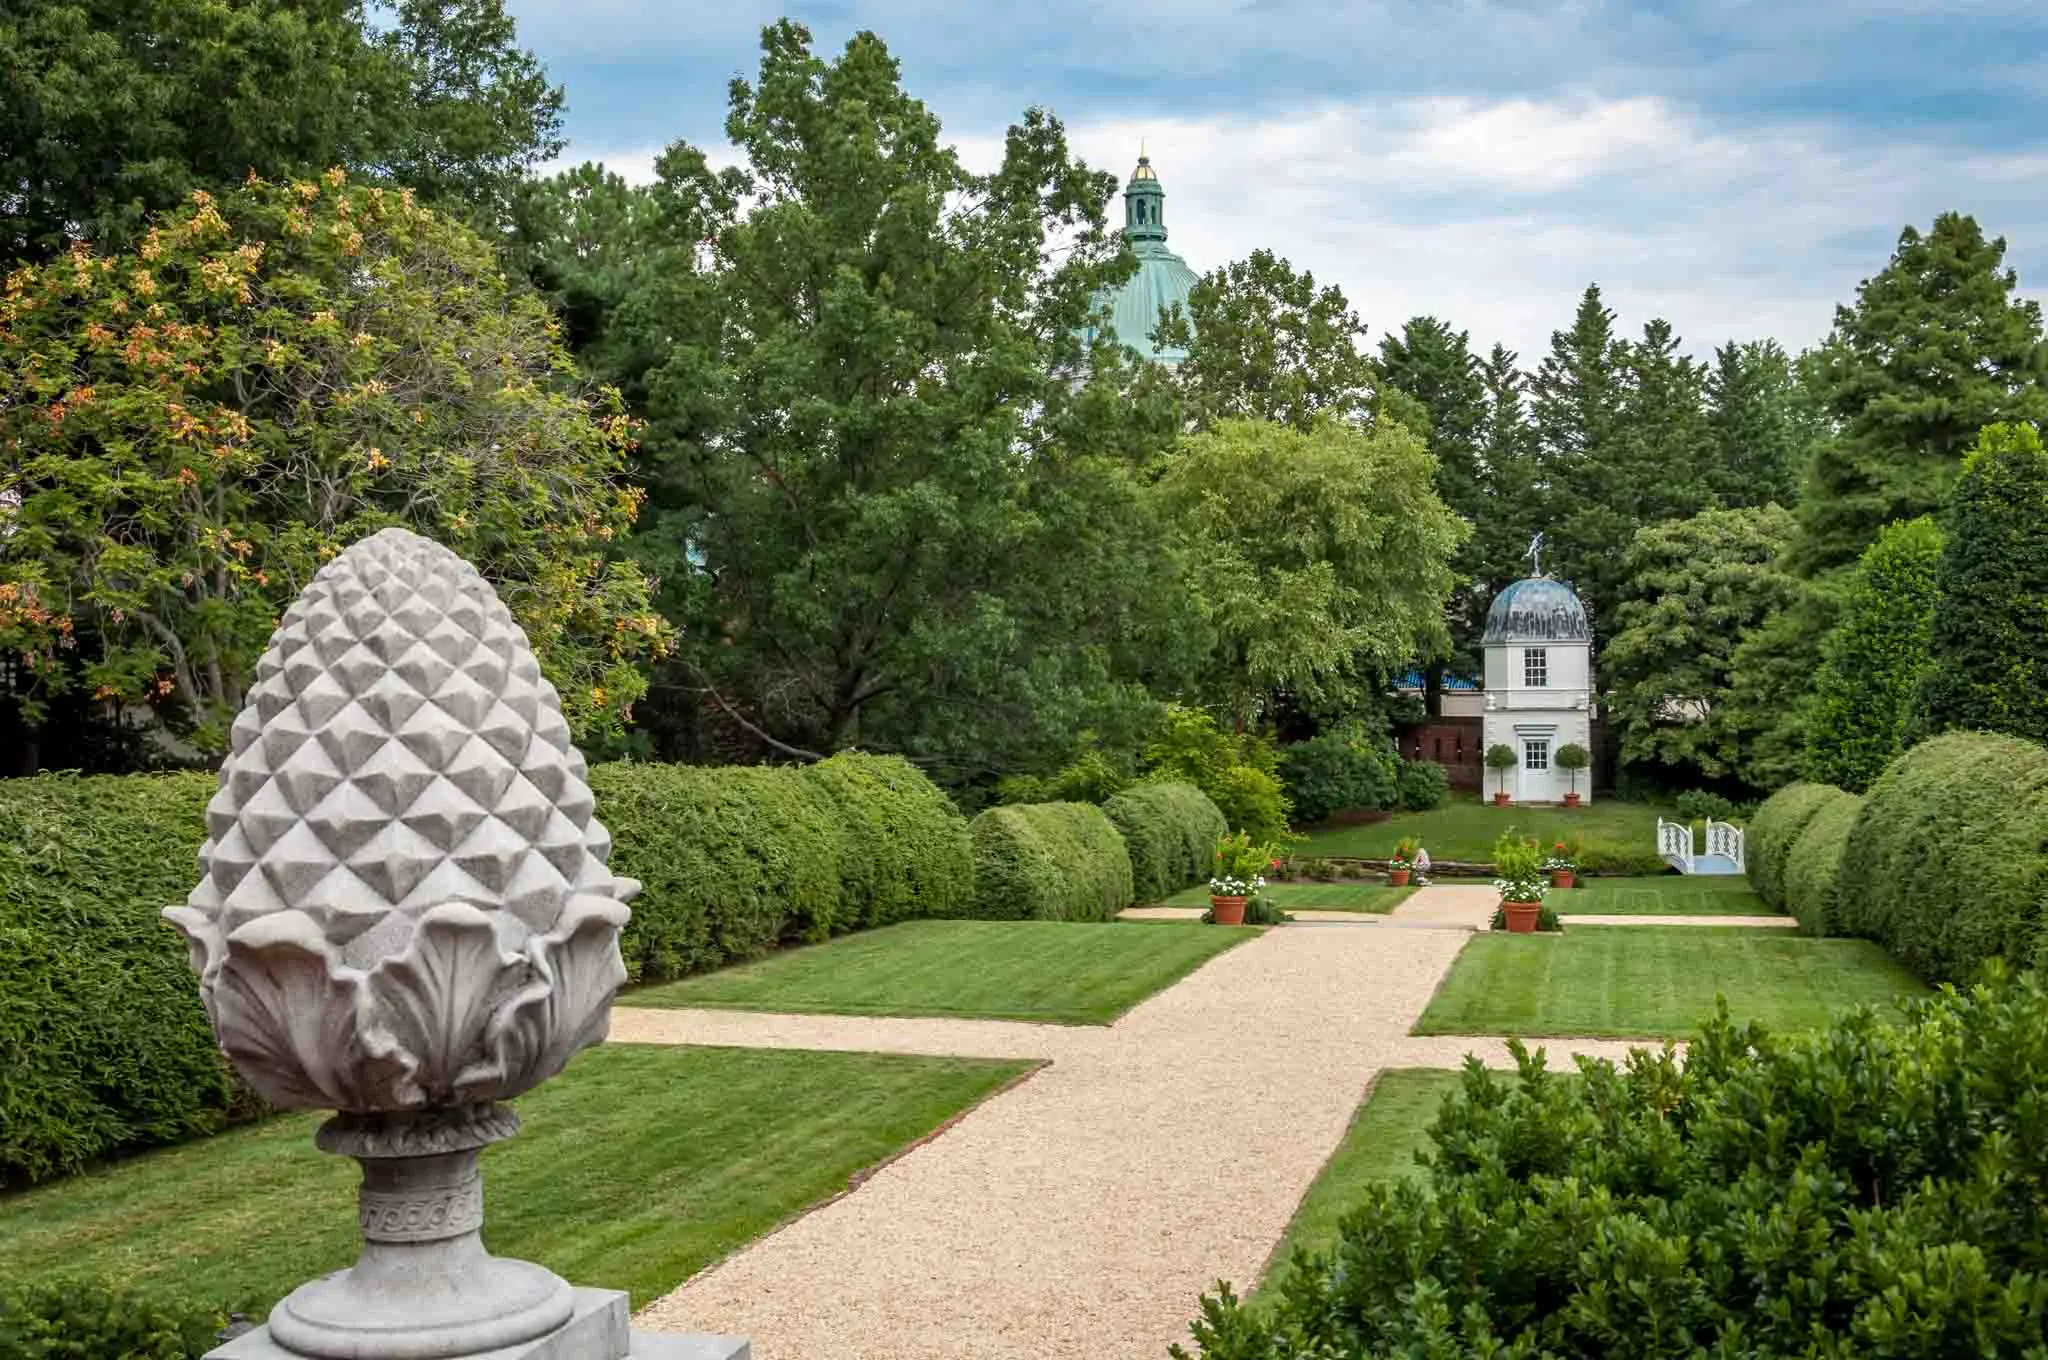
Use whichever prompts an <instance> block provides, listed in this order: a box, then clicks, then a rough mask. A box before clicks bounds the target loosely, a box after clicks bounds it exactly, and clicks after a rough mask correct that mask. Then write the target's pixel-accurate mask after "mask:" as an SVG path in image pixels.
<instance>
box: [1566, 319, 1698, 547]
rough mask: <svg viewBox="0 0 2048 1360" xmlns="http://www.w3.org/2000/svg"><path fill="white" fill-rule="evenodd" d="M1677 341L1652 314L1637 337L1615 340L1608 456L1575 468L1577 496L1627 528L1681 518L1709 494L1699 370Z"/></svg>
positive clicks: (1660, 320) (1666, 327)
mask: <svg viewBox="0 0 2048 1360" xmlns="http://www.w3.org/2000/svg"><path fill="white" fill-rule="evenodd" d="M1678 345H1679V340H1678V336H1677V334H1676V333H1675V332H1674V331H1673V330H1672V328H1671V323H1670V322H1668V321H1665V320H1663V319H1662V318H1661V317H1659V318H1653V319H1652V320H1650V321H1649V322H1647V323H1646V324H1645V325H1644V326H1643V338H1642V339H1641V340H1637V341H1633V342H1626V343H1624V344H1622V345H1621V346H1620V350H1619V352H1620V358H1621V381H1622V398H1621V419H1620V424H1619V429H1618V431H1617V433H1616V438H1615V440H1614V444H1613V448H1612V450H1611V455H1610V457H1608V458H1607V459H1606V460H1604V461H1603V462H1602V463H1601V464H1597V465H1594V466H1589V467H1587V468H1585V469H1582V473H1581V483H1582V489H1583V491H1584V492H1585V494H1588V495H1592V496H1597V497H1599V498H1600V499H1602V500H1603V501H1604V502H1605V503H1606V504H1608V505H1610V506H1612V507H1613V508H1614V509H1615V510H1616V512H1617V513H1618V514H1619V515H1620V516H1621V517H1622V518H1623V519H1625V520H1626V521H1628V522H1629V523H1630V525H1631V526H1632V528H1636V527H1641V526H1642V525H1645V524H1655V523H1658V522H1659V521H1662V520H1670V519H1684V518H1685V517H1687V516H1688V515H1692V514H1696V513H1697V512H1699V511H1700V510H1702V509H1704V508H1705V507H1706V506H1707V505H1708V504H1709V503H1710V500H1711V497H1712V492H1711V490H1710V488H1709V482H1710V477H1711V464H1712V458H1713V452H1712V445H1711V441H1710V440H1709V438H1708V434H1707V420H1706V412H1705V410H1704V403H1705V398H1706V369H1705V367H1704V366H1703V365H1701V364H1700V363H1698V362H1697V361H1695V360H1694V359H1692V358H1690V357H1689V356H1687V355H1686V354H1685V353H1683V352H1682V351H1681V350H1680V349H1679V348H1678Z"/></svg>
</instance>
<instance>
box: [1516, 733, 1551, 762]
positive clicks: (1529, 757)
mask: <svg viewBox="0 0 2048 1360" xmlns="http://www.w3.org/2000/svg"><path fill="white" fill-rule="evenodd" d="M1522 768H1523V769H1525V770H1547V769H1549V768H1550V739H1549V738H1548V737H1524V738H1522Z"/></svg>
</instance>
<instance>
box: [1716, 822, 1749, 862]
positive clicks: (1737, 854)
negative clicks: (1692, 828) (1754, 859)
mask: <svg viewBox="0 0 2048 1360" xmlns="http://www.w3.org/2000/svg"><path fill="white" fill-rule="evenodd" d="M1707 853H1708V854H1710V855H1726V856H1727V857H1728V858H1729V859H1730V860H1732V861H1734V864H1735V867H1736V868H1737V869H1741V868H1743V867H1744V866H1743V863H1742V828H1741V827H1739V826H1731V825H1730V824H1728V823H1727V822H1717V821H1714V820H1712V819H1711V818H1710V819H1708V821H1707Z"/></svg>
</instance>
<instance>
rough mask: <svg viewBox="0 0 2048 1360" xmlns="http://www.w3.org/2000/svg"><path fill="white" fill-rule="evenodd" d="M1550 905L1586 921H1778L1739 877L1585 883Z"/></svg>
mask: <svg viewBox="0 0 2048 1360" xmlns="http://www.w3.org/2000/svg"><path fill="white" fill-rule="evenodd" d="M1550 905H1551V906H1552V907H1553V908H1554V909H1556V910H1557V911H1559V912H1562V913H1564V914H1566V915H1573V914H1577V915H1584V916H1779V915H1783V913H1782V912H1778V911H1775V910H1773V909H1772V908H1771V906H1770V904H1769V903H1767V902H1765V901H1764V900H1763V899H1762V898H1761V897H1758V896H1757V895H1756V894H1755V893H1754V892H1751V891H1750V887H1749V883H1748V881H1747V880H1745V879H1742V878H1739V877H1714V876H1707V877H1692V876H1687V875H1683V874H1667V875H1664V876H1663V877H1660V878H1584V879H1580V880H1579V885H1578V886H1577V887H1576V888H1573V889H1572V890H1571V891H1569V892H1554V893H1552V894H1551V895H1550Z"/></svg>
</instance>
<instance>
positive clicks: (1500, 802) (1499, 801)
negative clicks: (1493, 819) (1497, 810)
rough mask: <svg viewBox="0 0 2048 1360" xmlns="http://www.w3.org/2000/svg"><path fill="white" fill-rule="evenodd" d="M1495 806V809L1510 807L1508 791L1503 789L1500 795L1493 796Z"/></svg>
mask: <svg viewBox="0 0 2048 1360" xmlns="http://www.w3.org/2000/svg"><path fill="white" fill-rule="evenodd" d="M1493 805H1494V806H1495V807H1506V806H1507V805H1508V791H1507V790H1506V789H1502V790H1501V791H1500V792H1499V793H1496V794H1495V795H1493Z"/></svg>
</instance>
